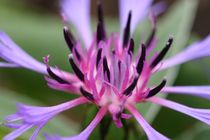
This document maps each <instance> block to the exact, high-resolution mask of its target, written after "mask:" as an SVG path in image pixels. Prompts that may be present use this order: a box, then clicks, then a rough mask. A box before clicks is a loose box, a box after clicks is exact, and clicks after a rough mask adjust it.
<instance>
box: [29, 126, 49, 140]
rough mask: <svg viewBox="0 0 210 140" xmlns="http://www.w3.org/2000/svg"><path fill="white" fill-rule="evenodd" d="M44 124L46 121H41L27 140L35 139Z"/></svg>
mask: <svg viewBox="0 0 210 140" xmlns="http://www.w3.org/2000/svg"><path fill="white" fill-rule="evenodd" d="M45 124H46V122H43V123H42V124H40V125H39V126H38V127H37V129H36V130H35V131H34V133H33V135H32V136H31V137H30V139H29V140H36V137H37V135H38V134H39V132H40V131H41V129H42V127H44V126H45Z"/></svg>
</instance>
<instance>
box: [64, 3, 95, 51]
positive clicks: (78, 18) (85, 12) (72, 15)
mask: <svg viewBox="0 0 210 140" xmlns="http://www.w3.org/2000/svg"><path fill="white" fill-rule="evenodd" d="M61 12H62V14H63V15H64V16H65V17H66V18H67V19H68V20H69V22H70V23H72V24H73V25H74V26H75V28H76V29H77V31H78V32H79V33H80V35H81V37H82V39H83V41H84V43H85V46H86V47H87V48H88V47H89V46H90V44H91V41H92V35H91V26H90V1H89V0H61Z"/></svg>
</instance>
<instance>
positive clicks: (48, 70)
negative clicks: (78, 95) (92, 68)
mask: <svg viewBox="0 0 210 140" xmlns="http://www.w3.org/2000/svg"><path fill="white" fill-rule="evenodd" d="M47 72H48V74H49V75H50V76H51V77H52V78H53V79H54V80H56V81H57V82H59V83H61V84H70V83H69V82H67V81H66V80H64V79H62V78H61V77H59V76H58V75H56V74H55V73H54V72H53V71H52V70H51V69H50V67H47Z"/></svg>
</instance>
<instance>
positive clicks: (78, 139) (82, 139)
mask: <svg viewBox="0 0 210 140" xmlns="http://www.w3.org/2000/svg"><path fill="white" fill-rule="evenodd" d="M106 112H107V108H106V107H102V108H101V109H100V110H99V111H98V113H97V114H96V116H95V118H94V119H93V121H92V122H91V123H90V124H89V125H88V127H87V128H86V129H84V130H83V131H82V132H81V133H80V134H79V135H75V136H71V137H64V138H61V137H59V136H47V137H46V139H47V140H87V139H88V137H89V136H90V134H91V133H92V131H93V130H94V128H95V127H96V126H97V125H98V124H99V123H100V121H101V120H102V118H103V117H104V115H105V114H106Z"/></svg>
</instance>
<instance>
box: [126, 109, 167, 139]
mask: <svg viewBox="0 0 210 140" xmlns="http://www.w3.org/2000/svg"><path fill="white" fill-rule="evenodd" d="M127 109H128V110H129V111H130V112H131V114H132V115H133V116H134V117H135V119H136V120H137V121H138V123H139V124H140V125H141V127H142V128H143V129H144V131H145V133H146V134H147V137H148V139H149V140H169V138H167V137H165V136H163V135H162V134H160V133H159V132H157V131H156V130H155V129H154V128H152V127H151V126H150V124H149V123H148V122H147V121H146V120H145V119H144V118H143V117H142V115H141V114H140V113H139V112H138V110H137V109H136V108H135V107H134V106H132V105H127Z"/></svg>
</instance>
